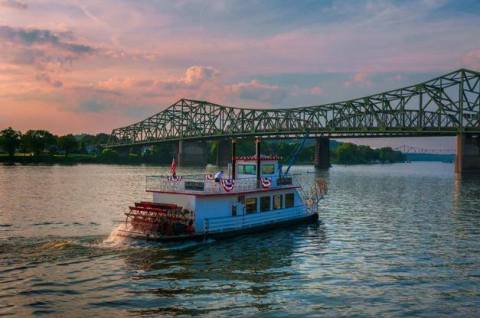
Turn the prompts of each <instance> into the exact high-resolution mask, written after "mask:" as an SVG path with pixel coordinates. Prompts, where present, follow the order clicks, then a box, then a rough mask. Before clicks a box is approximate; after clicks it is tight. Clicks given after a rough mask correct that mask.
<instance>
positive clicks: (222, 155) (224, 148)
mask: <svg viewBox="0 0 480 318" xmlns="http://www.w3.org/2000/svg"><path fill="white" fill-rule="evenodd" d="M231 159H232V142H231V140H229V139H221V140H219V141H217V160H216V162H215V164H216V165H217V166H220V167H226V166H227V164H228V163H229V162H230V161H231Z"/></svg>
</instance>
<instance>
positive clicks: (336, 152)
mask: <svg viewBox="0 0 480 318" xmlns="http://www.w3.org/2000/svg"><path fill="white" fill-rule="evenodd" d="M108 139H109V135H108V134H104V133H100V134H96V135H89V134H81V135H72V134H68V135H63V136H57V135H54V134H52V133H50V132H49V131H46V130H28V131H26V132H25V133H22V132H20V131H17V130H15V129H13V128H11V127H9V128H7V129H4V130H2V131H0V148H2V149H3V151H4V152H5V153H7V154H8V158H9V159H8V160H9V161H12V162H13V161H19V162H26V163H28V162H47V163H56V162H59V163H62V162H65V163H126V164H142V163H152V164H169V163H170V162H171V160H172V158H173V157H175V154H176V151H177V150H176V145H175V144H174V143H160V144H157V145H154V146H149V147H133V148H130V149H126V150H122V151H121V152H118V151H116V150H114V149H109V148H104V145H105V144H106V143H107V142H108ZM300 143H301V141H300V140H296V141H285V140H282V141H280V140H265V141H264V142H262V154H266V155H278V156H280V157H283V162H284V163H287V162H289V161H290V160H291V159H292V154H293V153H296V152H297V151H296V150H297V148H298V147H299V145H300ZM217 147H218V143H217V142H213V141H209V142H207V151H208V153H207V156H208V158H207V160H208V162H210V163H215V162H216V153H217ZM254 153H255V142H254V140H253V139H243V140H241V141H239V143H238V144H237V155H241V156H244V155H252V154H254ZM314 156H315V142H314V140H308V141H307V142H306V143H305V145H304V147H303V148H302V149H301V151H299V152H298V155H297V156H296V158H295V162H296V163H311V162H313V160H314ZM330 157H331V162H332V163H338V164H368V163H376V162H381V163H393V162H403V161H406V157H405V155H404V154H402V153H401V152H400V151H395V150H393V149H392V148H390V147H386V148H380V149H372V148H370V147H369V146H363V145H355V144H351V143H340V142H337V141H334V140H331V141H330ZM0 158H2V157H1V156H0Z"/></svg>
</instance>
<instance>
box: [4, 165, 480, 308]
mask: <svg viewBox="0 0 480 318" xmlns="http://www.w3.org/2000/svg"><path fill="white" fill-rule="evenodd" d="M295 170H297V171H299V170H311V171H313V168H312V167H307V166H303V167H295ZM166 171H167V168H165V167H164V168H162V167H132V166H108V165H78V166H0V316H8V315H11V316H15V317H28V316H47V317H127V316H128V317H130V316H134V317H136V316H139V317H158V316H190V315H201V316H209V317H220V316H227V315H228V316H238V317H248V316H258V317H338V316H345V317H347V316H355V317H378V316H389V317H412V316H418V317H440V316H443V317H473V316H477V317H478V316H479V315H480V179H479V178H475V177H471V178H464V179H462V180H457V179H456V178H455V176H454V174H453V167H452V165H451V164H445V163H410V164H392V165H370V166H348V167H345V166H334V167H333V168H332V169H330V170H329V171H328V172H319V175H321V176H323V177H324V178H326V179H327V180H328V183H329V194H328V195H327V197H326V199H325V200H323V201H322V202H321V216H320V220H321V221H320V222H319V223H318V224H314V225H299V226H295V227H293V228H289V229H281V230H275V231H271V232H267V233H262V234H257V235H251V236H242V237H238V238H235V239H230V240H224V241H208V242H204V243H182V244H176V245H165V244H158V243H157V244H154V243H141V242H132V241H128V240H121V239H120V238H118V237H116V236H115V235H114V234H115V233H112V230H113V232H114V229H115V227H116V226H118V224H119V222H121V220H122V219H123V217H122V214H123V212H125V209H126V207H127V206H128V205H129V204H131V203H132V202H133V201H135V200H141V199H149V196H148V194H146V193H145V192H144V182H145V175H149V174H160V173H165V172H166ZM184 172H189V173H190V172H195V171H191V170H190V171H184Z"/></svg>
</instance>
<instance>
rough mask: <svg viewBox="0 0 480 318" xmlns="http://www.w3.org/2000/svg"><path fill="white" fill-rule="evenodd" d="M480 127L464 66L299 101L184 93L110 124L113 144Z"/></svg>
mask: <svg viewBox="0 0 480 318" xmlns="http://www.w3.org/2000/svg"><path fill="white" fill-rule="evenodd" d="M459 132H460V133H461V132H471V133H480V73H479V72H476V71H471V70H467V69H460V70H457V71H455V72H452V73H449V74H446V75H443V76H440V77H437V78H434V79H431V80H429V81H426V82H423V83H419V84H416V85H412V86H408V87H404V88H400V89H395V90H391V91H387V92H382V93H379V94H374V95H370V96H366V97H362V98H357V99H352V100H348V101H342V102H336V103H329V104H324V105H318V106H307V107H294V108H272V109H261V108H239V107H230V106H224V105H218V104H214V103H210V102H207V101H199V100H191V99H180V100H179V101H177V102H176V103H175V104H173V105H171V106H170V107H168V108H166V109H165V110H163V111H161V112H159V113H158V114H155V115H153V116H151V117H149V118H147V119H145V120H143V121H140V122H138V123H135V124H132V125H129V126H126V127H122V128H116V129H114V130H113V131H112V133H111V137H110V140H109V143H108V146H109V147H125V146H134V145H149V144H154V143H159V142H164V141H176V140H198V139H216V138H225V137H235V138H241V137H248V136H266V137H275V138H276V137H300V136H304V135H305V134H308V135H310V136H337V137H341V136H345V137H354V136H406V135H455V134H457V133H459Z"/></svg>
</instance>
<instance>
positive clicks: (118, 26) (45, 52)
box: [0, 0, 480, 134]
mask: <svg viewBox="0 0 480 318" xmlns="http://www.w3.org/2000/svg"><path fill="white" fill-rule="evenodd" d="M479 30H480V1H478V0H471V1H468V0H466V1H458V0H451V1H447V0H424V1H335V0H332V1H263V0H258V1H248V0H240V1H233V0H232V1H200V0H192V1H187V0H181V1H138V0H135V1H133V0H132V1H121V0H115V1H103V0H102V1H84V0H81V1H80V0H79V1H67V0H61V1H52V0H38V1H25V0H0V128H3V127H7V126H13V127H15V128H16V129H20V130H22V131H24V130H27V129H48V130H50V131H53V132H54V133H57V134H63V133H80V132H90V133H96V132H109V131H111V129H112V128H115V127H119V126H125V125H127V124H130V123H133V122H135V121H138V120H141V119H143V118H145V117H146V116H149V115H152V114H154V113H157V112H159V111H161V110H162V109H164V108H165V107H167V106H168V105H170V104H172V103H174V102H175V101H176V100H178V99H179V98H181V97H186V98H195V99H205V100H209V101H212V102H216V103H223V104H228V105H238V106H258V107H266V106H268V107H282V106H302V105H315V104H321V103H325V102H332V101H338V100H343V99H348V98H353V97H360V96H363V95H367V94H371V93H375V92H380V91H382V90H386V89H393V88H397V87H401V86H405V85H409V84H413V83H416V82H419V81H423V80H427V79H429V78H431V77H433V76H437V75H441V74H443V73H446V72H450V71H453V70H455V69H458V68H460V67H466V68H471V69H475V70H479V69H480V37H479Z"/></svg>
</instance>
